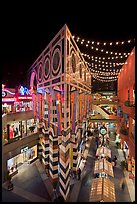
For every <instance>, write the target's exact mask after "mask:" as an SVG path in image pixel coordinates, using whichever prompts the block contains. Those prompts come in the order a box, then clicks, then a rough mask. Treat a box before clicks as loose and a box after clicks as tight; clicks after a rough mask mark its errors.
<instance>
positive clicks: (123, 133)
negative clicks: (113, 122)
mask: <svg viewBox="0 0 137 204" xmlns="http://www.w3.org/2000/svg"><path fill="white" fill-rule="evenodd" d="M120 133H121V134H122V135H128V133H129V131H128V129H123V128H121V129H120Z"/></svg>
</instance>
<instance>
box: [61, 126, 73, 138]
mask: <svg viewBox="0 0 137 204" xmlns="http://www.w3.org/2000/svg"><path fill="white" fill-rule="evenodd" d="M70 130H71V129H70V128H68V130H67V131H64V130H62V132H61V133H62V135H63V136H66V135H68V134H69V133H70Z"/></svg>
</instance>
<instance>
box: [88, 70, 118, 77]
mask: <svg viewBox="0 0 137 204" xmlns="http://www.w3.org/2000/svg"><path fill="white" fill-rule="evenodd" d="M95 72H96V73H99V74H101V75H106V76H109V75H118V74H119V72H102V71H99V70H94V69H91V73H92V74H94V73H95Z"/></svg>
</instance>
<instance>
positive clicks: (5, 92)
mask: <svg viewBox="0 0 137 204" xmlns="http://www.w3.org/2000/svg"><path fill="white" fill-rule="evenodd" d="M7 93H9V94H11V95H14V94H15V93H13V92H11V91H9V90H7V89H3V90H2V97H4V96H3V94H6V95H7ZM6 95H5V96H6Z"/></svg>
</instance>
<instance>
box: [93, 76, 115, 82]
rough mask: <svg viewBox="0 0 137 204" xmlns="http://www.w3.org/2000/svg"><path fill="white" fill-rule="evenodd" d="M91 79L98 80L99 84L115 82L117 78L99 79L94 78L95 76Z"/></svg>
mask: <svg viewBox="0 0 137 204" xmlns="http://www.w3.org/2000/svg"><path fill="white" fill-rule="evenodd" d="M93 78H94V79H96V80H98V81H101V82H112V81H117V78H115V79H101V78H99V77H98V76H95V75H93Z"/></svg>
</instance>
